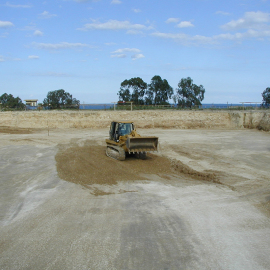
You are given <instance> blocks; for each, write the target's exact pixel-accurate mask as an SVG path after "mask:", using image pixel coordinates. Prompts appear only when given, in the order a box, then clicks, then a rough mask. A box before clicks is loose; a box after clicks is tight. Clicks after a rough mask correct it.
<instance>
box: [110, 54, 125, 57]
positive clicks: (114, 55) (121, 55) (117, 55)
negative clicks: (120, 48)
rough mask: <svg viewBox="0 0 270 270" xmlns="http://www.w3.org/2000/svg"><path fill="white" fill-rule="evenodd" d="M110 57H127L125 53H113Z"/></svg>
mask: <svg viewBox="0 0 270 270" xmlns="http://www.w3.org/2000/svg"><path fill="white" fill-rule="evenodd" d="M111 57H113V58H126V57H127V55H126V54H124V53H123V54H113V55H111Z"/></svg>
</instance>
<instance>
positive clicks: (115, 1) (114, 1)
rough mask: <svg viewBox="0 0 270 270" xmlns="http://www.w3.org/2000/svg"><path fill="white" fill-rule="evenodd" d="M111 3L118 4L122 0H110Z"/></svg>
mask: <svg viewBox="0 0 270 270" xmlns="http://www.w3.org/2000/svg"><path fill="white" fill-rule="evenodd" d="M111 4H116V5H119V4H122V2H121V1H120V0H112V2H111Z"/></svg>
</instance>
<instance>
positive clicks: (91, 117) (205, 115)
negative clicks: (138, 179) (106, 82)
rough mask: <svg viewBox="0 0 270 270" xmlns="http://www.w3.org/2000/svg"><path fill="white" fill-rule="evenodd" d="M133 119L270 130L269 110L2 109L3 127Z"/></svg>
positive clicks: (148, 123) (147, 124) (154, 124)
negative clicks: (9, 110) (5, 110)
mask: <svg viewBox="0 0 270 270" xmlns="http://www.w3.org/2000/svg"><path fill="white" fill-rule="evenodd" d="M112 120H132V121H134V122H135V123H136V126H137V127H139V128H179V129H197V128H203V129H215V128H225V129H228V128H229V129H231V128H251V129H254V128H255V129H260V130H265V131H270V112H269V111H267V110H266V111H208V110H204V111H178V110H168V111H164V110H151V111H110V110H108V111H22V112H1V113H0V126H5V127H13V128H47V127H49V128H107V127H108V126H109V125H110V122H111V121H112Z"/></svg>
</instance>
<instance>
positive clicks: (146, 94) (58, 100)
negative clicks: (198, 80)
mask: <svg viewBox="0 0 270 270" xmlns="http://www.w3.org/2000/svg"><path fill="white" fill-rule="evenodd" d="M117 94H118V96H119V102H120V103H119V104H121V103H123V102H133V103H134V104H135V105H167V104H169V100H170V99H173V101H174V103H175V104H177V105H178V106H179V107H182V108H185V107H190V108H191V107H192V106H195V105H201V101H202V100H203V99H204V94H205V89H204V87H203V86H202V85H200V86H197V85H196V84H194V83H193V80H192V79H191V78H190V77H187V78H182V79H181V80H180V81H179V83H178V88H176V91H175V93H174V91H173V88H172V87H171V86H170V85H169V83H168V81H167V80H166V79H162V78H161V77H160V76H157V75H156V76H154V77H153V78H152V79H151V82H150V83H149V84H147V83H146V82H144V81H143V80H142V79H141V78H139V77H135V78H131V79H129V80H124V81H123V82H122V83H121V86H120V90H119V92H118V93H117ZM262 98H263V102H262V104H261V106H262V107H264V108H269V107H270V87H267V88H266V89H265V90H264V91H263V93H262ZM79 105H80V101H79V100H78V99H76V98H73V96H72V95H71V94H70V93H68V92H66V91H65V90H64V89H59V90H54V91H49V92H48V94H47V97H46V98H45V99H44V100H43V103H39V106H42V107H45V108H46V109H68V108H78V107H79ZM25 107H26V106H25V104H24V103H23V102H22V100H21V99H20V98H19V97H14V96H13V95H12V94H7V93H4V94H3V95H1V96H0V108H1V109H8V110H9V109H15V110H22V109H25Z"/></svg>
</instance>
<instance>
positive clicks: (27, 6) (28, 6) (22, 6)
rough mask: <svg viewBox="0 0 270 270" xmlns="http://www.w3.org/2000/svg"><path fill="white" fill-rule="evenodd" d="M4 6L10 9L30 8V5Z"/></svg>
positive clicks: (8, 4)
mask: <svg viewBox="0 0 270 270" xmlns="http://www.w3.org/2000/svg"><path fill="white" fill-rule="evenodd" d="M6 6H7V7H11V8H31V7H32V6H31V5H13V4H10V3H9V2H6Z"/></svg>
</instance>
